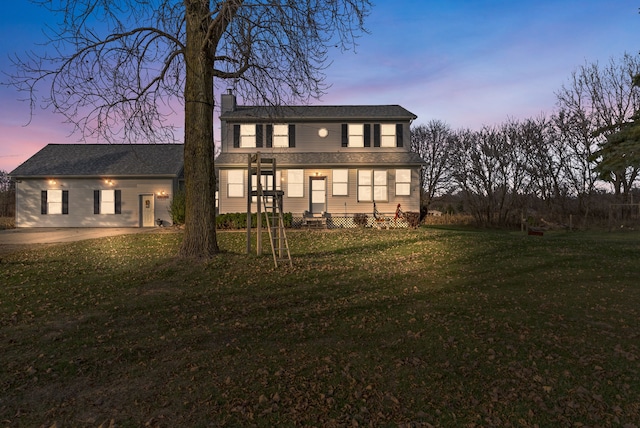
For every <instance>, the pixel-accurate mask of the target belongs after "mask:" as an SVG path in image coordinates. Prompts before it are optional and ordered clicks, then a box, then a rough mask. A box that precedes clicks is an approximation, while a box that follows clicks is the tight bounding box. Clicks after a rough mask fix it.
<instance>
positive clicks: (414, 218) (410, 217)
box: [404, 211, 420, 227]
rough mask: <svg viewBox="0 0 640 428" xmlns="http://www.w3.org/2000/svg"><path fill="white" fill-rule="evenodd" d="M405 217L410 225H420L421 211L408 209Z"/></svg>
mask: <svg viewBox="0 0 640 428" xmlns="http://www.w3.org/2000/svg"><path fill="white" fill-rule="evenodd" d="M404 218H405V220H407V224H408V225H409V226H410V227H418V226H419V225H420V213H419V212H415V211H407V212H406V213H404Z"/></svg>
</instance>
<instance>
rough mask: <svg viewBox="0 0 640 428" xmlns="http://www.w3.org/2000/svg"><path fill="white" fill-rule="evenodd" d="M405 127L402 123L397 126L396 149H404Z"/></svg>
mask: <svg viewBox="0 0 640 428" xmlns="http://www.w3.org/2000/svg"><path fill="white" fill-rule="evenodd" d="M402 130H403V126H402V124H401V123H397V124H396V147H402V146H403V143H404V138H402Z"/></svg>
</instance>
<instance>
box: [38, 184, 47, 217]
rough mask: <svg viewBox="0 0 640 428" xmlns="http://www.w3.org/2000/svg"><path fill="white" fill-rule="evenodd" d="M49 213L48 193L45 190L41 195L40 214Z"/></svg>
mask: <svg viewBox="0 0 640 428" xmlns="http://www.w3.org/2000/svg"><path fill="white" fill-rule="evenodd" d="M46 213H47V191H46V190H43V191H42V192H41V193H40V214H46Z"/></svg>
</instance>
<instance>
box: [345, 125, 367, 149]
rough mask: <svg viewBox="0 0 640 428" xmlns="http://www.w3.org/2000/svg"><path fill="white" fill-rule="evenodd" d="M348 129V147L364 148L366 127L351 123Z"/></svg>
mask: <svg viewBox="0 0 640 428" xmlns="http://www.w3.org/2000/svg"><path fill="white" fill-rule="evenodd" d="M347 128H348V139H349V143H348V144H349V145H348V147H364V125H363V124H362V123H350V124H348V125H347Z"/></svg>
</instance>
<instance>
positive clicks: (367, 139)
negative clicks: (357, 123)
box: [364, 123, 371, 147]
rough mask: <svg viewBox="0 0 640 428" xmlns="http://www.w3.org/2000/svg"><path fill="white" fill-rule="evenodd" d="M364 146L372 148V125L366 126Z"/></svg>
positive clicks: (367, 124) (366, 124)
mask: <svg viewBox="0 0 640 428" xmlns="http://www.w3.org/2000/svg"><path fill="white" fill-rule="evenodd" d="M364 146H365V147H371V124H369V123H365V124H364Z"/></svg>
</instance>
